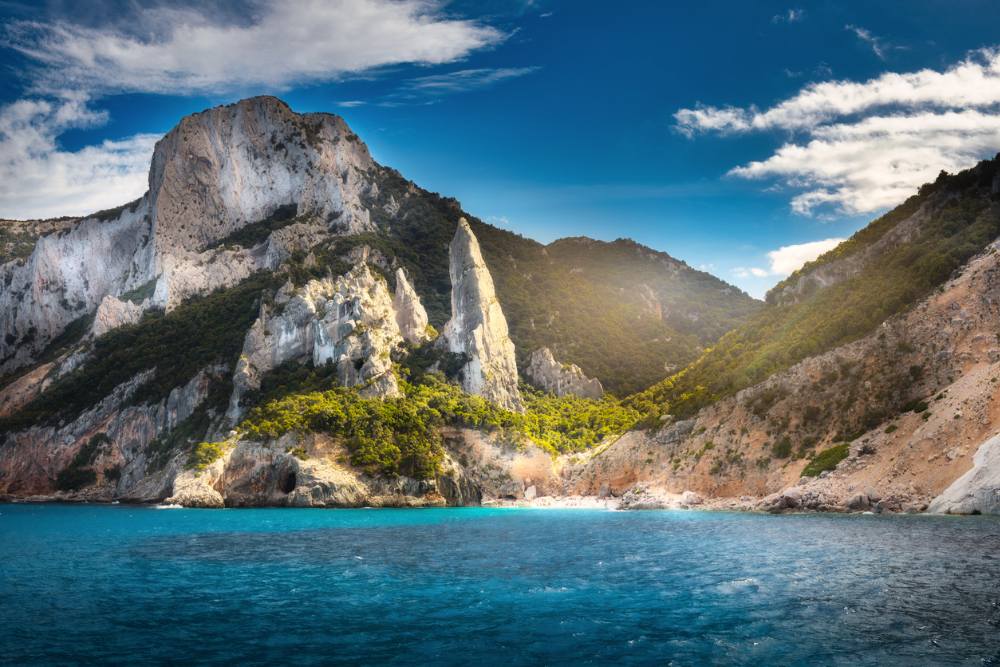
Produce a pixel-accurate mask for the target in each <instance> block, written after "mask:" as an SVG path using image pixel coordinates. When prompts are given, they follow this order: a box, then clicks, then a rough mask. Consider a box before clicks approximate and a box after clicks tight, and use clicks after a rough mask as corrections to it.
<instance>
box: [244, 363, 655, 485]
mask: <svg viewBox="0 0 1000 667" xmlns="http://www.w3.org/2000/svg"><path fill="white" fill-rule="evenodd" d="M400 385H401V388H402V390H403V392H404V394H405V396H403V397H398V398H389V399H386V400H380V399H377V398H365V397H363V396H361V395H360V394H359V393H358V391H357V389H353V388H345V387H332V388H329V389H326V390H322V391H315V390H314V391H307V392H304V393H292V394H288V395H285V396H280V397H276V398H273V399H271V400H266V401H265V402H264V403H263V404H261V405H258V406H257V407H255V408H253V409H252V410H251V411H250V413H249V414H248V415H247V418H246V420H245V421H244V422H243V423H242V424H241V425H240V426H239V430H240V431H241V434H242V436H243V437H246V438H259V439H269V438H276V437H279V436H281V435H282V434H284V433H288V432H290V431H297V432H322V433H329V434H330V435H332V436H334V437H336V438H339V439H340V440H341V441H342V442H343V443H344V445H345V446H346V447H347V449H348V451H349V452H350V455H351V463H352V464H354V465H356V466H358V467H361V468H364V469H366V470H368V471H369V472H372V473H389V474H403V475H409V476H411V477H417V478H427V477H432V476H433V475H434V474H436V472H437V470H438V468H439V466H440V463H441V461H442V460H443V458H444V449H443V444H442V440H441V435H440V432H439V430H440V428H442V427H444V426H461V427H468V428H475V429H482V430H487V431H500V432H502V433H504V434H505V435H506V436H509V437H510V438H511V439H513V440H515V441H522V442H523V441H527V440H528V439H530V440H531V441H533V442H535V443H536V444H538V445H539V446H541V447H543V448H545V449H546V450H548V451H549V452H551V453H561V452H572V451H580V450H584V449H587V448H589V447H593V446H594V445H596V444H598V443H600V442H601V441H602V440H603V439H604V438H606V437H609V436H616V435H620V434H621V433H624V432H625V431H626V430H628V429H629V428H630V427H631V426H632V425H633V424H634V423H635V421H636V419H637V418H638V417H639V413H638V412H636V411H635V410H632V409H630V408H626V407H624V406H622V405H621V404H620V403H619V402H618V401H617V400H616V399H614V398H611V397H606V398H603V399H601V400H592V399H584V398H578V397H573V396H569V397H562V398H557V397H554V396H550V395H546V394H541V393H539V392H535V391H533V390H530V389H527V388H524V397H525V403H526V407H527V411H526V412H525V413H523V414H522V413H517V412H512V411H510V410H505V409H503V408H501V407H498V406H496V405H494V404H492V403H490V402H489V401H487V400H485V399H484V398H482V397H480V396H472V395H470V394H466V393H465V392H463V391H462V390H461V389H460V388H459V387H458V386H457V385H455V384H452V383H450V382H448V381H446V380H445V379H444V377H443V376H441V375H439V374H435V373H426V374H423V375H421V376H420V378H419V379H418V380H416V381H414V382H409V381H406V380H403V381H401V382H400Z"/></svg>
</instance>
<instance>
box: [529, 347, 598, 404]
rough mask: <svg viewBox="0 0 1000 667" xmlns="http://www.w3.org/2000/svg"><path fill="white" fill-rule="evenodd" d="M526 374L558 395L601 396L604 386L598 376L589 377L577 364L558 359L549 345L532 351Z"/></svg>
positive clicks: (544, 388)
mask: <svg viewBox="0 0 1000 667" xmlns="http://www.w3.org/2000/svg"><path fill="white" fill-rule="evenodd" d="M525 375H526V376H527V377H528V378H529V379H530V380H531V382H532V384H534V385H535V386H536V387H538V388H539V389H542V390H544V391H547V392H549V393H550V394H554V395H556V396H566V395H569V394H572V395H574V396H581V397H583V398H600V397H601V396H603V395H604V387H603V386H601V381H600V380H598V379H596V378H588V377H587V376H586V375H584V373H583V370H581V369H580V367H579V366H577V365H576V364H564V363H560V362H558V361H556V359H555V357H554V356H553V355H552V351H551V350H549V348H547V347H543V348H540V349H538V350H535V351H534V352H532V353H531V359H530V361H529V362H528V369H527V371H526V372H525Z"/></svg>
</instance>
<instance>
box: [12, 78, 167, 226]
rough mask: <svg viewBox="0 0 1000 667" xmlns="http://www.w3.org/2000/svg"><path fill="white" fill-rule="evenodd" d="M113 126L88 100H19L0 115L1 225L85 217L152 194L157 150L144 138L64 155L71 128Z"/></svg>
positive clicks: (153, 140)
mask: <svg viewBox="0 0 1000 667" xmlns="http://www.w3.org/2000/svg"><path fill="white" fill-rule="evenodd" d="M105 120H106V116H105V114H103V113H101V112H95V111H93V110H91V109H90V108H88V107H87V105H86V100H85V98H83V97H82V96H73V97H69V98H64V99H61V100H57V101H47V100H19V101H17V102H14V103H13V104H9V105H7V106H5V107H0V155H3V156H4V159H3V160H2V161H0V217H7V218H46V217H55V216H59V215H84V214H87V213H93V212H94V211H98V210H101V209H104V208H110V207H112V206H117V205H119V204H122V203H124V202H127V201H130V200H132V199H135V198H136V197H138V196H139V195H141V194H142V193H143V192H144V191H145V190H146V174H147V171H148V169H149V159H150V157H151V156H152V154H153V145H154V144H155V143H156V140H157V139H158V138H159V137H158V136H155V135H147V134H140V135H136V136H133V137H130V138H128V139H124V140H121V141H104V142H102V143H100V144H97V145H95V146H88V147H86V148H83V149H82V150H79V151H65V150H62V149H60V148H59V146H58V144H57V143H56V137H57V136H58V135H59V134H60V133H62V132H63V131H64V130H65V129H67V128H70V127H87V126H93V125H96V124H100V123H102V122H104V121H105Z"/></svg>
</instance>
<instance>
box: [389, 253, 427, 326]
mask: <svg viewBox="0 0 1000 667" xmlns="http://www.w3.org/2000/svg"><path fill="white" fill-rule="evenodd" d="M392 306H393V308H394V309H395V311H396V324H398V325H399V331H400V333H401V334H402V335H403V338H405V339H406V341H407V342H409V343H413V344H414V345H419V344H420V343H423V342H424V341H426V340H428V339H429V338H430V333H429V331H428V328H427V325H428V321H427V311H426V310H424V306H423V304H422V303H420V297H419V296H417V293H416V291H414V289H413V286H412V285H410V281H409V280H407V278H406V272H405V271H403V268H402V267H400V268H398V269H396V296H395V297H394V298H393V300H392Z"/></svg>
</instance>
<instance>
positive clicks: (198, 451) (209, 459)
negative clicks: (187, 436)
mask: <svg viewBox="0 0 1000 667" xmlns="http://www.w3.org/2000/svg"><path fill="white" fill-rule="evenodd" d="M225 453H226V444H225V443H224V442H199V443H198V444H197V445H195V446H194V447H193V448H192V449H191V453H190V454H189V455H188V460H187V468H188V469H189V470H199V471H200V470H204V469H205V468H207V467H208V466H210V465H211V464H212V463H214V462H215V461H217V460H218V459H219V458H221V457H222V455H223V454H225Z"/></svg>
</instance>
